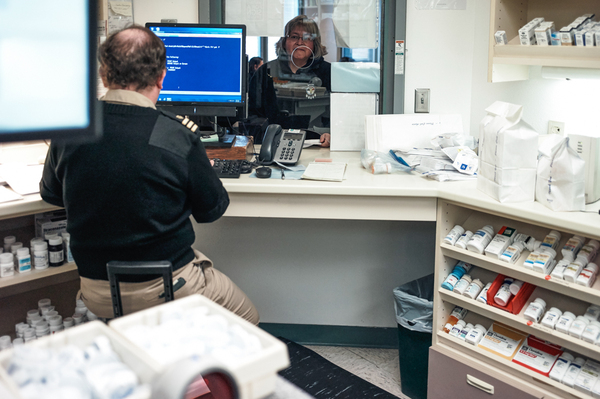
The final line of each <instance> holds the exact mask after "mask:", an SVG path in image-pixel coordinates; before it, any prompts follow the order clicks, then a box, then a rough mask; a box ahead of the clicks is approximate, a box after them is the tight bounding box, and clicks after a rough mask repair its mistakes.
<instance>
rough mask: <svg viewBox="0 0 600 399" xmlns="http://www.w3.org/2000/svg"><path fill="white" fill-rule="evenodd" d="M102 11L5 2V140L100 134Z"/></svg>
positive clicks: (0, 80)
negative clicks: (98, 52) (99, 35)
mask: <svg viewBox="0 0 600 399" xmlns="http://www.w3.org/2000/svg"><path fill="white" fill-rule="evenodd" d="M97 12H98V9H97V3H96V1H95V0H93V1H80V0H58V2H49V1H46V0H30V1H23V0H1V1H0V21H1V22H0V141H26V140H39V139H72V138H75V137H78V138H81V137H86V138H87V137H94V136H95V135H96V134H98V133H99V130H100V129H99V127H98V126H96V123H99V120H100V118H97V116H96V112H97V111H98V107H99V106H98V105H97V101H96V79H97V78H96V42H97V29H96V24H97ZM61 21H62V22H61Z"/></svg>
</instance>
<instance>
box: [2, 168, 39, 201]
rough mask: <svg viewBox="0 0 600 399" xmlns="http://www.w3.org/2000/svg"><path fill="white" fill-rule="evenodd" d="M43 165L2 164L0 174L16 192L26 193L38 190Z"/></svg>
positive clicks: (37, 191) (33, 192)
mask: <svg viewBox="0 0 600 399" xmlns="http://www.w3.org/2000/svg"><path fill="white" fill-rule="evenodd" d="M43 171H44V165H16V164H11V165H3V166H2V169H0V174H2V176H3V177H4V178H5V179H6V183H8V185H9V186H10V188H12V189H13V190H14V191H15V192H16V193H17V194H21V195H27V194H35V193H39V192H40V180H42V172H43Z"/></svg>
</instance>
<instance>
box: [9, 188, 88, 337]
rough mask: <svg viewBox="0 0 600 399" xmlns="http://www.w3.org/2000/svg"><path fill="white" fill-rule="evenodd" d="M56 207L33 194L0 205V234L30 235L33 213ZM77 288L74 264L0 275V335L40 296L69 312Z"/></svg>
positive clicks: (77, 281)
mask: <svg viewBox="0 0 600 399" xmlns="http://www.w3.org/2000/svg"><path fill="white" fill-rule="evenodd" d="M56 209H60V208H58V207H56V206H53V205H50V204H48V203H46V202H44V201H42V200H41V198H40V196H39V195H37V194H34V195H27V196H25V197H24V199H23V200H19V201H14V202H7V203H3V204H0V231H1V232H2V235H1V236H2V237H4V236H6V235H11V234H12V233H13V232H14V231H18V232H19V233H21V234H18V237H19V239H20V240H24V239H28V238H33V236H34V235H35V226H34V224H33V219H34V218H33V215H34V214H36V213H42V212H47V211H52V210H56ZM26 246H28V245H26ZM78 289H79V274H78V273H77V267H76V265H75V264H74V263H68V264H65V265H62V266H59V267H49V268H47V269H45V270H32V271H31V272H28V273H24V274H18V273H15V275H14V276H11V277H3V278H0V315H1V317H0V335H5V334H12V335H14V331H15V324H17V323H19V322H22V321H24V320H25V315H26V314H27V311H28V310H30V309H33V308H35V307H36V306H37V300H38V299H41V298H52V302H53V303H52V304H53V305H55V306H56V307H57V310H59V313H60V314H72V312H73V310H74V309H75V295H76V294H77V290H78Z"/></svg>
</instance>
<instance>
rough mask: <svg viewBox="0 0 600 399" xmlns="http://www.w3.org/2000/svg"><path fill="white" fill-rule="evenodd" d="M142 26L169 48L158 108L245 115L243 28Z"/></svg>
mask: <svg viewBox="0 0 600 399" xmlns="http://www.w3.org/2000/svg"><path fill="white" fill-rule="evenodd" d="M146 27H147V28H148V29H150V30H151V31H152V32H154V33H155V34H156V35H157V36H158V37H159V38H161V40H162V41H163V42H164V43H165V47H166V49H167V75H166V77H165V81H164V84H163V89H162V90H161V92H160V95H159V97H158V102H157V103H156V105H157V106H158V107H164V108H163V109H166V110H170V111H172V112H174V113H177V114H183V115H187V116H192V115H198V116H215V117H217V116H226V117H236V118H243V117H244V116H245V108H246V75H247V73H246V69H247V67H246V26H244V25H210V24H183V23H182V24H180V23H147V24H146Z"/></svg>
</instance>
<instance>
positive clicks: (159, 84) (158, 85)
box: [156, 69, 167, 90]
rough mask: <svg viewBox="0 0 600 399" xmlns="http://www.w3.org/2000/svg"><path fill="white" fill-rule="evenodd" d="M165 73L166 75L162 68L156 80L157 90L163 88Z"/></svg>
mask: <svg viewBox="0 0 600 399" xmlns="http://www.w3.org/2000/svg"><path fill="white" fill-rule="evenodd" d="M166 75H167V70H166V69H164V70H163V73H162V75H161V77H160V78H158V81H157V82H156V87H158V88H159V90H162V88H163V82H164V81H165V76H166Z"/></svg>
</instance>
